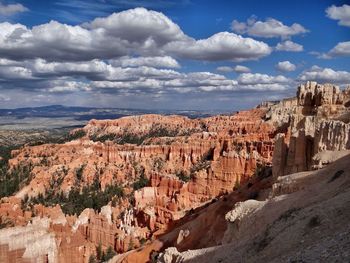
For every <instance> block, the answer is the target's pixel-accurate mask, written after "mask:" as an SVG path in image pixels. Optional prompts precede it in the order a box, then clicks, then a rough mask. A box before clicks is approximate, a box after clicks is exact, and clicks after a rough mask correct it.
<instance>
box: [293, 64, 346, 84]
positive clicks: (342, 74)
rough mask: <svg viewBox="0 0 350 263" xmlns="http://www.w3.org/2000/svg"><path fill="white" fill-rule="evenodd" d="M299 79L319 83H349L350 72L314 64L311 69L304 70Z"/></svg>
mask: <svg viewBox="0 0 350 263" xmlns="http://www.w3.org/2000/svg"><path fill="white" fill-rule="evenodd" d="M298 79H299V80H301V81H309V80H313V81H317V82H319V83H325V82H330V83H336V84H349V83H350V72H348V71H336V70H333V69H331V68H321V67H319V66H312V67H311V68H310V69H308V70H305V71H303V72H302V73H301V74H300V75H299V77H298Z"/></svg>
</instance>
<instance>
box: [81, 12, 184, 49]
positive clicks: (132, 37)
mask: <svg viewBox="0 0 350 263" xmlns="http://www.w3.org/2000/svg"><path fill="white" fill-rule="evenodd" d="M85 26H86V27H87V28H90V29H95V30H96V29H100V30H103V31H104V34H105V35H108V36H110V37H115V38H120V39H122V40H126V41H128V42H129V43H131V44H135V43H138V44H142V45H146V46H145V47H148V48H149V47H150V46H151V45H157V46H158V45H159V46H162V45H164V44H166V43H169V42H171V41H179V40H183V39H185V38H186V35H185V34H184V33H183V32H182V31H181V29H180V27H179V26H178V25H177V24H175V23H174V22H172V21H171V20H170V19H169V18H168V17H166V16H165V15H164V14H162V13H160V12H156V11H152V10H147V9H145V8H135V9H129V10H126V11H122V12H119V13H114V14H112V15H110V16H108V17H105V18H96V19H95V20H93V21H92V22H91V23H87V24H85Z"/></svg>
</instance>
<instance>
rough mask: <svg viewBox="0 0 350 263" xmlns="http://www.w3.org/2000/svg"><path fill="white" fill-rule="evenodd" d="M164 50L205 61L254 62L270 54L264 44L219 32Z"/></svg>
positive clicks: (167, 47) (178, 42)
mask: <svg viewBox="0 0 350 263" xmlns="http://www.w3.org/2000/svg"><path fill="white" fill-rule="evenodd" d="M165 50H167V51H168V52H171V53H173V54H175V55H176V56H179V57H182V58H187V59H195V60H207V61H219V60H231V61H245V60H256V59H259V58H261V57H264V56H267V55H269V54H270V53H271V48H270V47H269V46H268V45H267V44H266V43H264V42H261V41H256V40H254V39H252V38H244V37H242V36H239V35H236V34H233V33H229V32H220V33H217V34H215V35H213V36H211V37H209V38H207V39H201V40H194V39H190V40H187V41H176V42H171V43H169V44H168V45H167V46H166V47H165Z"/></svg>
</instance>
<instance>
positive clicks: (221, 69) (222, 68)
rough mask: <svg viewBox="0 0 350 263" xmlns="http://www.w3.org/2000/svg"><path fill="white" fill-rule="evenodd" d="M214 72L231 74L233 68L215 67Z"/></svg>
mask: <svg viewBox="0 0 350 263" xmlns="http://www.w3.org/2000/svg"><path fill="white" fill-rule="evenodd" d="M216 70H217V71H219V72H225V73H228V72H233V68H232V67H227V66H221V67H217V68H216Z"/></svg>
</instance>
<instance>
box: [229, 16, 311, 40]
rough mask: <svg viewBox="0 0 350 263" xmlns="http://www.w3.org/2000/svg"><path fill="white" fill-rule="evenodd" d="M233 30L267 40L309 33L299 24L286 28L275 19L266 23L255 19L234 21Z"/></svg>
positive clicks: (269, 19)
mask: <svg viewBox="0 0 350 263" xmlns="http://www.w3.org/2000/svg"><path fill="white" fill-rule="evenodd" d="M231 29H232V30H233V31H234V32H237V33H239V34H248V35H250V36H255V37H265V38H273V37H281V38H288V37H291V36H294V35H298V34H303V33H307V32H308V30H307V29H305V28H304V27H303V26H302V25H300V24H298V23H294V24H292V25H291V26H286V25H284V24H283V23H282V22H281V21H278V20H277V19H274V18H268V19H267V20H266V21H264V22H263V21H255V19H248V21H247V22H239V21H237V20H233V21H232V24H231Z"/></svg>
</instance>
